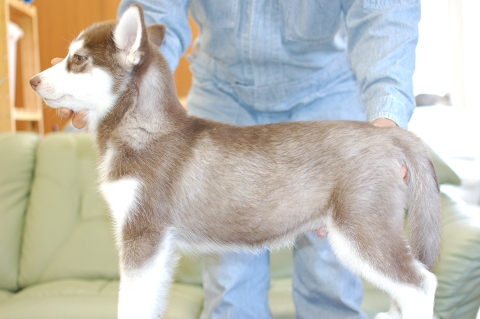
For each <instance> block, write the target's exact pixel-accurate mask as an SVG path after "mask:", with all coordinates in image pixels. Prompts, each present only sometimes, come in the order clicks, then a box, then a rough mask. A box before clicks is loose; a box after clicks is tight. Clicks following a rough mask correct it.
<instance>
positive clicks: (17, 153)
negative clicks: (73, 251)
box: [0, 133, 39, 291]
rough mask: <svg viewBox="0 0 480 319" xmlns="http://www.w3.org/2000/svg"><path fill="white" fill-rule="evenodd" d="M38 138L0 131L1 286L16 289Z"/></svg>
mask: <svg viewBox="0 0 480 319" xmlns="http://www.w3.org/2000/svg"><path fill="white" fill-rule="evenodd" d="M38 141H39V138H38V136H37V135H35V134H29V133H22V134H12V133H1V134H0V289H4V290H10V291H16V290H18V288H19V287H18V269H19V260H20V247H21V243H22V234H23V224H24V218H25V212H26V209H27V205H28V196H29V193H30V184H31V182H32V178H33V168H34V165H35V151H36V148H37V145H38Z"/></svg>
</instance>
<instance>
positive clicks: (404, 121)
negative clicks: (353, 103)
mask: <svg viewBox="0 0 480 319" xmlns="http://www.w3.org/2000/svg"><path fill="white" fill-rule="evenodd" d="M343 8H344V13H345V21H346V28H347V33H348V54H349V58H350V63H351V64H352V67H353V70H354V72H355V75H356V77H357V80H358V83H359V87H360V92H361V98H362V101H363V103H364V105H365V107H366V110H367V120H368V121H370V122H371V121H374V120H375V119H378V118H382V117H384V118H388V119H390V120H392V121H394V122H395V123H397V125H398V126H400V127H403V128H407V126H408V121H409V120H410V118H411V116H412V114H413V111H414V109H415V100H414V96H413V84H412V77H413V73H414V70H415V48H416V45H417V42H418V22H419V21H420V1H419V0H346V1H344V6H343Z"/></svg>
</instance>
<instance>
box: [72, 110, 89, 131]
mask: <svg viewBox="0 0 480 319" xmlns="http://www.w3.org/2000/svg"><path fill="white" fill-rule="evenodd" d="M86 117H87V111H85V110H83V111H80V112H78V113H75V114H74V115H73V119H72V124H73V126H75V127H76V128H78V129H81V128H84V127H85V126H86V125H87V120H86Z"/></svg>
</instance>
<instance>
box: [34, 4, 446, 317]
mask: <svg viewBox="0 0 480 319" xmlns="http://www.w3.org/2000/svg"><path fill="white" fill-rule="evenodd" d="M164 35H165V26H163V25H160V24H157V25H151V26H145V23H144V18H143V10H142V8H141V6H139V5H134V6H132V7H130V8H129V9H128V10H127V11H126V12H125V13H124V14H123V16H122V17H121V18H120V19H119V21H118V22H117V21H110V22H104V23H99V24H95V25H93V26H91V27H90V28H88V29H87V30H85V31H83V32H82V33H81V34H80V35H79V36H78V38H76V39H75V40H74V41H73V42H72V43H71V45H70V48H69V53H68V56H67V57H66V58H65V60H63V62H61V63H59V64H57V65H55V66H53V67H51V68H50V69H48V70H46V71H44V72H42V73H40V74H38V75H36V76H35V77H33V78H32V79H31V81H30V83H31V85H32V87H33V88H34V89H35V90H36V91H37V93H38V94H39V95H40V96H41V97H42V98H43V99H44V100H45V102H46V103H47V104H48V105H50V106H51V107H54V108H59V107H68V108H70V109H72V110H73V111H80V110H83V109H86V110H88V124H89V128H90V130H91V131H92V133H93V135H94V137H95V139H96V144H97V147H98V150H99V170H100V173H101V192H102V194H103V196H104V197H105V199H106V201H107V202H108V203H109V206H110V209H111V215H112V218H113V220H114V222H115V232H116V240H117V243H118V248H119V254H120V274H121V283H120V296H119V309H118V316H119V318H157V317H159V316H161V315H162V314H163V312H164V311H165V308H166V296H167V293H168V288H169V285H170V282H171V280H172V273H173V272H174V268H175V264H176V260H177V258H176V255H177V254H176V251H178V250H180V251H185V250H194V251H201V252H205V251H206V252H212V251H224V250H232V249H234V250H235V249H248V250H253V251H255V250H257V249H259V248H263V247H268V248H272V247H278V246H281V245H285V244H292V243H293V242H294V241H295V239H296V238H297V237H298V236H299V235H302V234H303V233H305V232H307V231H311V230H318V232H319V234H323V233H325V230H327V231H328V239H329V241H330V243H331V246H332V248H333V250H334V252H335V253H336V255H337V256H338V258H339V260H340V261H341V262H342V263H343V264H344V265H345V266H346V267H348V268H349V269H350V270H351V271H353V272H354V273H356V274H358V275H360V276H362V277H363V278H365V279H366V280H368V281H370V282H371V283H373V284H374V285H376V286H377V287H379V288H380V289H383V290H384V291H386V292H387V293H389V294H390V296H391V297H392V300H393V301H392V306H391V309H390V311H389V312H388V313H384V314H379V315H377V317H376V318H403V319H407V318H408V319H431V318H432V317H433V302H434V294H435V289H436V285H437V281H436V277H435V276H434V275H433V274H432V273H431V272H430V271H431V269H432V267H433V266H434V265H435V263H436V261H437V259H438V255H439V246H440V226H441V225H440V219H441V212H440V199H439V190H438V184H437V180H436V176H435V172H434V169H433V167H432V163H431V162H430V159H429V155H428V153H427V151H426V149H425V147H424V145H423V143H422V142H421V141H420V140H419V139H418V138H417V137H415V136H414V135H413V134H412V133H409V132H408V131H406V130H403V129H400V128H377V127H374V126H372V125H371V124H368V123H361V122H346V121H345V122H343V121H331V122H330V121H328V122H297V123H280V124H270V125H258V126H234V125H228V124H223V123H218V122H213V121H209V120H205V119H200V118H197V117H193V116H189V115H188V114H187V112H186V111H185V110H184V108H183V107H182V105H181V104H180V103H179V101H178V99H177V96H176V92H175V87H174V81H173V78H172V74H171V71H170V70H169V68H168V66H167V63H166V61H165V59H164V58H163V56H162V55H161V54H160V52H159V51H158V47H159V46H160V45H161V44H162V42H163V37H164ZM402 165H406V166H407V167H408V178H407V180H406V182H405V181H404V179H403V176H402V174H401V168H402ZM406 209H408V217H409V223H410V236H409V238H408V240H407V238H406V236H405V234H404V229H403V226H404V220H405V217H406V213H405V211H406Z"/></svg>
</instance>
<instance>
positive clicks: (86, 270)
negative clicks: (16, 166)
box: [19, 134, 118, 287]
mask: <svg viewBox="0 0 480 319" xmlns="http://www.w3.org/2000/svg"><path fill="white" fill-rule="evenodd" d="M36 158H37V162H36V166H35V174H34V180H33V183H32V187H31V194H30V203H29V205H28V209H27V215H26V219H25V227H24V237H23V246H22V255H21V259H20V276H19V284H20V287H25V286H29V285H32V284H36V283H39V282H45V281H52V280H58V279H65V278H83V279H89V278H91V279H96V278H112V279H113V278H117V277H118V270H117V269H118V266H117V253H116V249H115V245H114V241H113V236H112V232H111V227H110V221H109V217H108V211H107V206H106V204H105V203H104V202H103V200H102V199H101V197H100V195H99V193H98V187H97V174H96V169H95V161H96V156H95V151H94V149H93V143H92V140H91V136H90V135H88V134H78V135H72V134H70V135H69V134H51V135H47V136H46V137H45V138H44V139H43V140H42V141H41V143H40V144H39V146H38V149H37V156H36Z"/></svg>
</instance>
